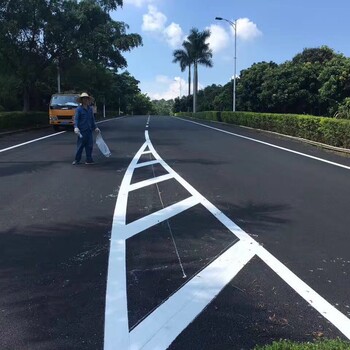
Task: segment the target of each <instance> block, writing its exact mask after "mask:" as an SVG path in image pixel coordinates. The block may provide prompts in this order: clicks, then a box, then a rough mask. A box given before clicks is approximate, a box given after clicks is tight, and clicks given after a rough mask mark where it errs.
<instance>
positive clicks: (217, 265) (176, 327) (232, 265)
mask: <svg viewBox="0 0 350 350" xmlns="http://www.w3.org/2000/svg"><path fill="white" fill-rule="evenodd" d="M257 247H258V245H257V244H256V243H255V244H252V243H247V242H244V241H238V242H237V243H235V244H234V245H233V246H232V247H231V248H229V249H228V250H227V251H226V252H224V253H223V254H222V255H221V256H220V257H219V258H217V259H216V260H214V261H213V262H212V263H210V264H209V265H208V266H207V267H206V268H205V269H203V270H202V271H201V272H200V273H199V274H198V275H196V276H194V277H193V278H192V279H191V280H190V281H189V282H188V283H186V284H185V285H184V286H183V287H182V288H181V289H179V290H178V291H177V292H176V293H174V294H173V295H172V296H171V297H170V298H169V299H168V300H167V301H166V302H164V303H163V304H162V305H160V306H159V307H158V308H157V309H156V310H154V311H153V312H152V313H151V314H150V315H149V316H148V317H147V318H146V319H145V320H143V321H142V322H141V323H140V324H139V325H137V326H136V327H135V328H134V329H133V330H132V331H131V334H130V335H131V337H130V342H131V344H130V349H135V350H136V349H142V350H164V349H167V348H168V347H169V345H170V344H171V343H172V342H173V341H174V335H175V334H180V333H181V332H182V331H183V330H184V329H185V328H186V327H187V325H188V324H190V323H191V322H192V321H193V320H194V319H195V318H196V317H197V316H198V315H199V314H200V313H201V312H202V311H203V309H204V308H205V307H206V306H207V305H208V304H209V303H210V302H211V301H212V300H213V299H214V298H215V297H216V296H217V295H218V294H219V292H220V291H221V290H222V289H223V288H224V287H225V286H226V285H227V284H228V283H229V282H230V281H231V280H232V279H233V278H234V277H235V276H236V275H237V273H238V272H239V271H240V270H241V269H242V268H243V267H244V266H245V265H246V264H247V263H248V262H249V261H250V260H251V259H252V258H253V257H254V255H255V253H256V249H257Z"/></svg>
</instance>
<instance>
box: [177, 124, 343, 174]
mask: <svg viewBox="0 0 350 350" xmlns="http://www.w3.org/2000/svg"><path fill="white" fill-rule="evenodd" d="M174 118H176V119H179V120H182V121H184V122H188V123H193V124H197V125H200V126H203V127H205V128H209V129H212V130H216V131H220V132H223V133H225V134H229V135H232V136H236V137H240V138H242V139H245V140H249V141H253V142H257V143H261V144H263V145H265V146H270V147H273V148H277V149H280V150H282V151H286V152H290V153H294V154H298V155H299V156H303V157H307V158H311V159H314V160H318V161H320V162H323V163H327V164H331V165H335V166H337V167H340V168H344V169H347V170H350V166H347V165H343V164H340V163H335V162H332V161H330V160H326V159H322V158H318V157H315V156H311V155H309V154H306V153H302V152H298V151H294V150H292V149H289V148H285V147H281V146H277V145H274V144H272V143H268V142H265V141H261V140H257V139H253V138H251V137H248V136H243V135H239V134H235V133H233V132H230V131H226V130H222V129H219V128H215V127H213V126H209V125H205V124H201V123H198V122H195V121H193V120H186V119H182V118H179V117H174Z"/></svg>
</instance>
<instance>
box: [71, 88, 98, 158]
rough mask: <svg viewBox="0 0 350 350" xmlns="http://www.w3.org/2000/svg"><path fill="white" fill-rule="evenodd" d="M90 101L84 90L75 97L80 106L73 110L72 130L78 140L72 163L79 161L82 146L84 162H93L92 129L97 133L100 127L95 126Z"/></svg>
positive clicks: (90, 98)
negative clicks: (84, 156) (84, 154)
mask: <svg viewBox="0 0 350 350" xmlns="http://www.w3.org/2000/svg"><path fill="white" fill-rule="evenodd" d="M91 101H92V97H91V96H89V94H87V93H86V92H83V93H82V94H81V95H80V96H79V97H78V98H77V102H78V103H80V106H78V108H77V109H76V111H75V117H74V132H75V133H76V134H77V135H78V141H77V151H76V154H75V159H74V161H73V163H72V164H73V165H76V164H79V163H80V160H81V155H82V153H83V150H84V148H85V153H86V162H85V164H94V160H93V159H92V149H93V145H94V140H93V136H92V131H93V130H95V132H96V133H99V132H100V129H99V128H98V127H97V126H96V122H95V117H94V111H93V108H92V107H91Z"/></svg>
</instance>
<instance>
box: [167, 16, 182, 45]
mask: <svg viewBox="0 0 350 350" xmlns="http://www.w3.org/2000/svg"><path fill="white" fill-rule="evenodd" d="M163 33H164V36H165V40H166V41H167V43H168V44H169V45H170V46H171V47H172V48H176V47H178V46H180V45H181V44H182V42H183V37H184V34H183V31H182V29H181V27H180V26H179V25H178V24H177V23H174V22H173V23H171V24H170V25H169V26H168V27H166V28H165V29H164V31H163Z"/></svg>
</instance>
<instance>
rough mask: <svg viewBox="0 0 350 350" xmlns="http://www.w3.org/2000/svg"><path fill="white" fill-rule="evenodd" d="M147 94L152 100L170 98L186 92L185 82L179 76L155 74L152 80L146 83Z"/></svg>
mask: <svg viewBox="0 0 350 350" xmlns="http://www.w3.org/2000/svg"><path fill="white" fill-rule="evenodd" d="M147 85H148V89H147V90H148V91H147V94H148V96H150V98H151V99H152V100H161V99H163V98H164V99H165V100H171V99H175V98H176V97H179V95H180V89H181V96H183V95H186V94H187V89H188V86H187V82H186V81H185V80H184V79H182V78H180V77H174V78H170V77H168V76H166V75H157V76H156V78H155V81H154V82H151V83H148V84H147Z"/></svg>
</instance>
